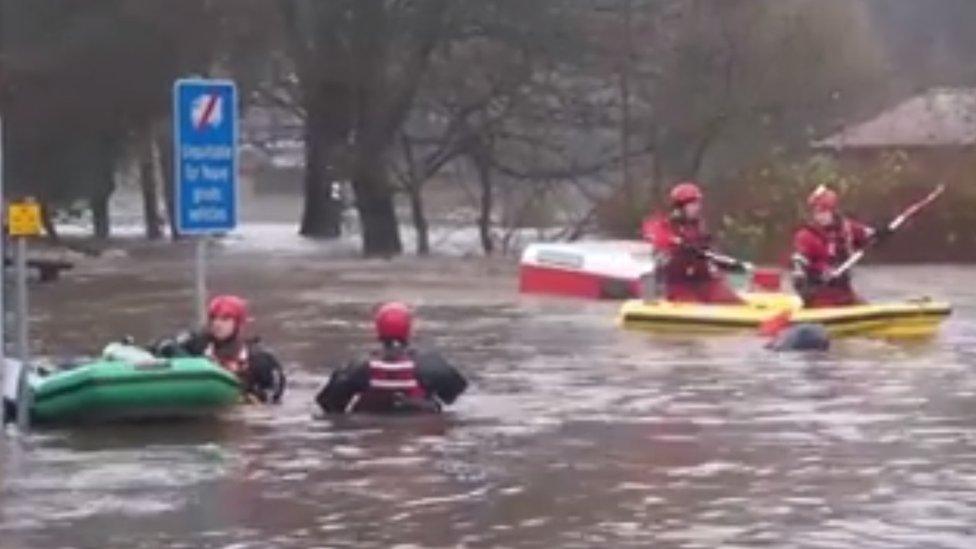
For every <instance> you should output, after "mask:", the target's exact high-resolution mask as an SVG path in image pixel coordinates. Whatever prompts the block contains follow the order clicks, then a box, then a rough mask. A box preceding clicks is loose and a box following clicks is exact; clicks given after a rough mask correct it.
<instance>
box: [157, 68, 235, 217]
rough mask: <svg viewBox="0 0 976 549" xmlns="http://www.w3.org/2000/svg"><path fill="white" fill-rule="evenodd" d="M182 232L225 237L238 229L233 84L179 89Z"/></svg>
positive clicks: (188, 83) (195, 82) (176, 128)
mask: <svg viewBox="0 0 976 549" xmlns="http://www.w3.org/2000/svg"><path fill="white" fill-rule="evenodd" d="M173 136H174V151H173V157H174V161H175V163H176V165H175V175H176V185H175V186H174V188H175V192H176V197H175V198H176V228H177V230H179V231H180V232H181V233H185V234H200V235H203V234H214V233H225V232H227V231H230V230H232V229H233V228H234V227H236V226H237V88H236V87H235V86H234V83H233V82H230V81H228V80H199V79H185V80H177V81H176V84H174V86H173Z"/></svg>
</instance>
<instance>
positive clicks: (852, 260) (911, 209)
mask: <svg viewBox="0 0 976 549" xmlns="http://www.w3.org/2000/svg"><path fill="white" fill-rule="evenodd" d="M943 192H945V185H944V184H940V185H939V186H938V187H936V188H935V189H933V190H932V192H930V193H929V194H928V196H926V197H925V198H923V199H921V200H919V201H918V202H915V203H914V204H912V205H910V206H908V207H907V208H905V210H904V211H903V212H901V213H900V214H899V215H898V216H897V217H895V218H894V219H892V220H891V221H890V222H889V223H888V227H887V229H888V233H889V234H890V233H893V232H895V231H897V230H898V229H900V228H901V226H902V225H904V224H905V222H906V221H908V220H909V219H911V218H912V217H913V216H914V215H915V214H917V213H918V212H919V211H921V210H922V208H924V207H926V206H928V205H929V204H931V203H932V202H934V201H935V199H936V198H939V196H940V195H942V193H943ZM875 242H877V240H873V241H872V244H873V243H875ZM870 247H871V246H870V245H869V246H865V247H863V248H861V249H860V250H858V251H856V252H854V253H853V254H851V257H849V258H847V261H845V262H844V263H842V264H841V265H840V266H838V267H837V268H836V269H834V270H833V271H832V272H831V273H830V274H829V275H828V276H827V280H828V281H830V280H835V279H837V278H839V277H841V276H843V275H844V273H846V272H847V271H849V270H851V267H853V266H854V265H857V264H858V263H859V262H860V261H861V259H863V258H864V254H866V253H867V251H868V249H869V248H870Z"/></svg>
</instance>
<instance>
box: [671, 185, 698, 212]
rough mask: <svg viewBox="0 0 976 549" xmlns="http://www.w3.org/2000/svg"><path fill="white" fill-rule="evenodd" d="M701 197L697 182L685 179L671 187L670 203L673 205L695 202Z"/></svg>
mask: <svg viewBox="0 0 976 549" xmlns="http://www.w3.org/2000/svg"><path fill="white" fill-rule="evenodd" d="M701 199H702V192H701V188H700V187H699V186H698V184H697V183H693V182H691V181H685V182H684V183H678V184H677V185H675V186H674V188H673V189H671V204H672V205H674V206H684V205H685V204H688V203H689V202H697V201H699V200H701Z"/></svg>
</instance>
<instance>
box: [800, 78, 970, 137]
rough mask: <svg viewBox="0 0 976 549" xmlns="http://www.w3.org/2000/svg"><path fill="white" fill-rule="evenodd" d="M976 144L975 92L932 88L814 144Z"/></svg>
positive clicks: (964, 89) (966, 89)
mask: <svg viewBox="0 0 976 549" xmlns="http://www.w3.org/2000/svg"><path fill="white" fill-rule="evenodd" d="M974 144H976V88H932V89H931V90H929V91H927V92H926V93H924V94H922V95H917V96H915V97H912V98H909V99H907V100H905V101H903V102H901V103H899V104H898V105H896V106H894V107H892V108H890V109H888V110H886V111H884V112H882V113H881V114H879V115H878V116H876V117H874V118H872V119H871V120H868V121H867V122H863V123H860V124H855V125H851V126H847V127H845V128H843V129H841V130H840V131H839V132H837V133H835V134H833V135H831V136H829V137H826V138H824V139H821V140H819V141H814V142H813V143H812V144H811V145H812V146H813V147H814V148H817V149H834V150H843V149H858V148H909V147H953V146H966V145H974Z"/></svg>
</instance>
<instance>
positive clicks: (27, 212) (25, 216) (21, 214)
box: [7, 199, 41, 236]
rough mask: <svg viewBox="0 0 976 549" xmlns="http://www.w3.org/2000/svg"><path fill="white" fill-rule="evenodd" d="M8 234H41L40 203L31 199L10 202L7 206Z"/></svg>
mask: <svg viewBox="0 0 976 549" xmlns="http://www.w3.org/2000/svg"><path fill="white" fill-rule="evenodd" d="M7 223H9V224H10V236H38V235H40V234H41V205H40V204H38V203H37V202H34V201H33V200H31V199H27V200H23V201H20V202H11V203H10V206H8V208H7Z"/></svg>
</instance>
